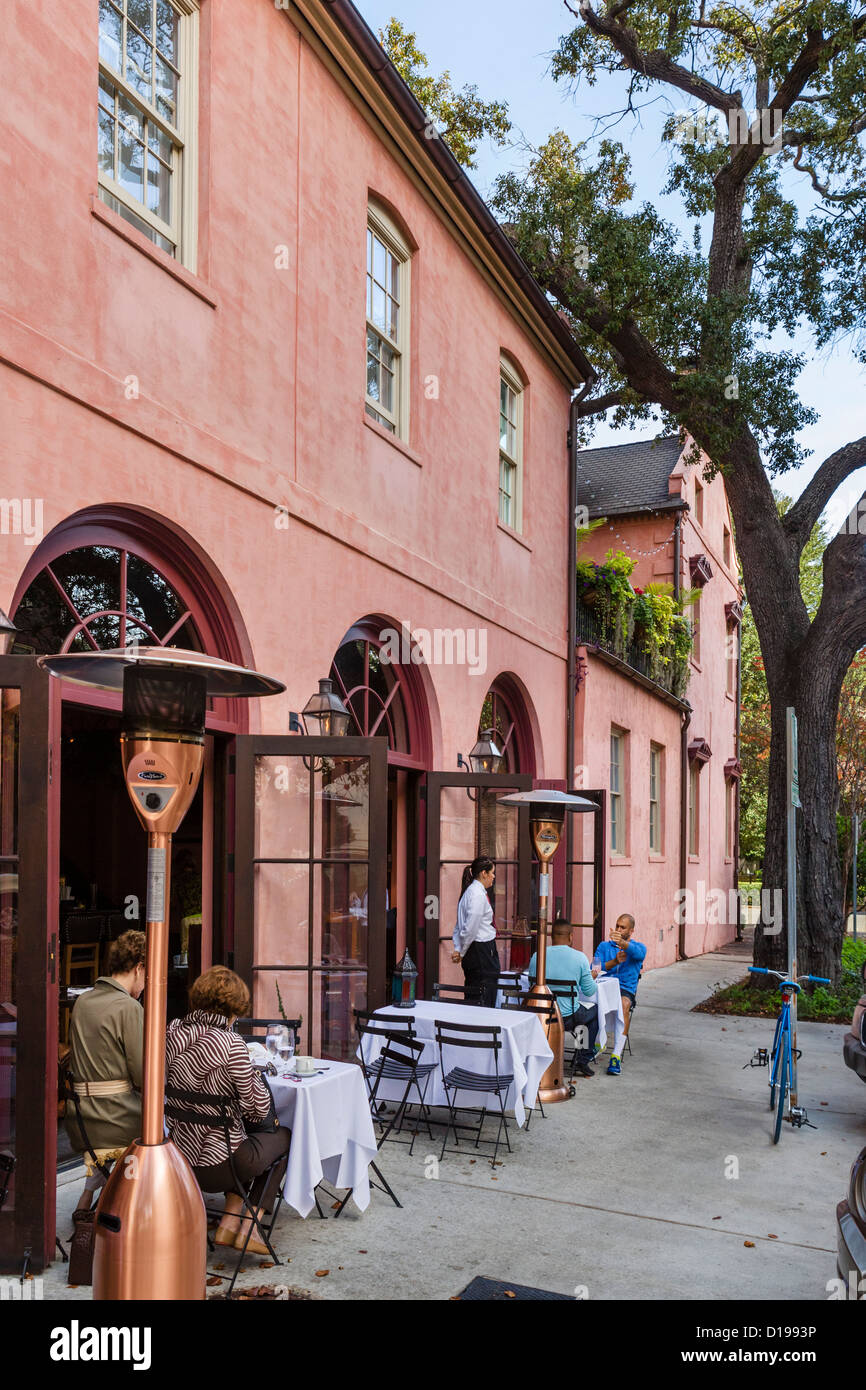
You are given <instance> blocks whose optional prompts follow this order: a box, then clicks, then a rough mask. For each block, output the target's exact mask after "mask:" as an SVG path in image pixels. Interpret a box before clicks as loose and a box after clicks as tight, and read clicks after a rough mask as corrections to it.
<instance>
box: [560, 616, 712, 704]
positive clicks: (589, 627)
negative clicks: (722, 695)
mask: <svg viewBox="0 0 866 1390" xmlns="http://www.w3.org/2000/svg"><path fill="white" fill-rule="evenodd" d="M577 641H578V643H579V644H581V645H584V646H587V647H597V648H598V649H599V650H600V651H603V652H609V653H610V655H611V656H615V657H618V658H619V660H620V661H622V662H624V663H625V665H626V666H628V667H630V669H631V670H632V671H636V672H637V673H638V675H641V676H643V677H644V678H645V679H646V680H650V681H652V682H653V684H654V685H657V686H660V687H661V689H662V690H666V691H667V692H668V694H669V695H674V696H675V697H676V698H677V699H678V700H683V699H685V693H686V688H687V687H688V683H689V675H690V667H689V659H688V657H682V656H677V654H676V652H675V651H673V649H671V650H669V651H668V652H666V653H665V655H666V656H667V657H668V660H667V661H661V660H659V659H658V658H656V657H653V656H652V655H651V654H650V653H649V652H647V651H646V650H645V649H644V647H643V646H642V645H641V643H640V642H639V641H638V640H637V639H636V637H635V635H634V632H633V630H632V629H631V627H629V629H628V634H627V636H625V637H624V636H623V634H621V633H616V632H614V631H612V630H611V628H610V626H609V625H607V624H605V623H604V621H603V620H602V618H601V615H600V613H599V610H598V609H597V608H595V607H590V606H589V604H586V603H584V602H583V601H582V599H581V598H580V596H579V595H578V599H577Z"/></svg>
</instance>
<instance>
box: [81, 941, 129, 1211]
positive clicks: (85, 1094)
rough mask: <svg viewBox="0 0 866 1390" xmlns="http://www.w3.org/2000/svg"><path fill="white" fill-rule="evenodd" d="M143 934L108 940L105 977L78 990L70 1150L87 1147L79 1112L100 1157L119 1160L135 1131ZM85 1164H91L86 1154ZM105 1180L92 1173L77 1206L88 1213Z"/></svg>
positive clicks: (90, 1140) (89, 1139)
mask: <svg viewBox="0 0 866 1390" xmlns="http://www.w3.org/2000/svg"><path fill="white" fill-rule="evenodd" d="M145 956H146V938H145V935H144V932H140V931H126V932H124V933H123V935H122V936H119V937H118V938H117V940H116V941H114V942H112V944H111V948H110V950H109V953H108V971H109V973H108V974H107V975H100V976H99V979H98V980H97V981H96V984H95V985H94V987H93V989H90V990H88V991H87V993H86V994H82V995H81V996H80V998H79V999H78V1000H77V1002H76V1004H75V1007H74V1009H73V1010H72V1020H71V1022H70V1026H69V1047H70V1063H71V1066H70V1073H71V1077H70V1079H71V1081H72V1085H73V1089H74V1090H75V1097H76V1099H75V1103H74V1104H73V1102H72V1101H70V1102H69V1103H68V1104H67V1107H66V1129H67V1133H68V1135H69V1139H70V1142H71V1144H72V1147H73V1148H74V1149H75V1150H76V1151H77V1152H78V1153H84V1152H85V1148H86V1145H85V1141H84V1136H83V1135H82V1132H81V1127H80V1125H79V1123H78V1117H79V1115H80V1117H81V1119H82V1120H83V1122H84V1128H85V1130H86V1132H87V1141H88V1143H89V1145H90V1146H91V1147H92V1148H93V1149H95V1150H96V1152H97V1156H98V1157H99V1158H100V1160H102V1159H103V1158H104V1157H106V1156H109V1155H111V1156H113V1157H118V1156H119V1154H120V1153H122V1152H123V1150H124V1149H126V1148H127V1146H128V1145H129V1144H131V1143H132V1141H133V1139H137V1138H138V1137H139V1135H140V1133H141V1071H142V1053H143V1040H144V1010H143V1009H142V1007H141V1005H140V1004H139V1003H138V1002H137V1001H138V999H139V997H140V995H141V993H142V990H143V989H144V973H145V972H144V967H145ZM85 1162H86V1163H87V1165H88V1169H92V1167H93V1164H92V1161H91V1160H90V1159H89V1158H88V1156H87V1154H85ZM104 1181H105V1179H104V1178H103V1176H102V1174H101V1173H100V1172H99V1170H98V1169H96V1170H95V1171H93V1172H91V1176H90V1177H88V1179H87V1182H86V1184H85V1188H84V1192H83V1193H82V1194H81V1197H80V1198H79V1201H78V1208H77V1209H78V1210H82V1209H83V1210H87V1209H89V1207H90V1204H91V1201H92V1199H93V1193H94V1192H95V1191H97V1190H98V1189H99V1188H100V1187H101V1186H102V1185H103V1183H104Z"/></svg>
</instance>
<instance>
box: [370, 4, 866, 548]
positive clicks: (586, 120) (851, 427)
mask: <svg viewBox="0 0 866 1390" xmlns="http://www.w3.org/2000/svg"><path fill="white" fill-rule="evenodd" d="M355 3H356V4H357V5H358V7H359V9H360V10H361V13H362V14H363V16H364V18H365V19H366V21H367V23H368V24H369V25H370V27H371V28H372V29H374V30H378V29H380V28H384V26H385V25H386V24H387V22H388V20H389V19H390V18H391V16H392V15H395V16H396V17H397V18H398V19H400V20H402V22H403V23H404V25H406V27H407V28H408V29H410V30H412V31H413V32H414V33H415V34H416V35H417V39H418V45H419V47H420V49H421V51H422V52H423V53H426V54H427V57H428V59H429V61H430V66H431V69H433V70H434V71H436V72H441V71H442V70H444V69H446V68H447V69H448V71H449V72H450V73H451V77H452V80H453V81H454V83H455V85H456V86H458V87H461V86H463V85H464V83H467V82H471V83H474V84H475V85H476V86H477V87H478V90H479V93H480V95H481V96H483V97H486V98H488V99H492V98H497V99H500V100H504V101H507V102H508V106H509V114H510V116H511V119H512V121H513V122H514V124H515V126H516V127H517V128H518V129H519V131H520V132H522V133H523V135H525V136H526V138H527V139H528V140H529V141H530V142H531V143H532V144H533V145H537V144H540V143H541V142H542V141H543V140H544V139H545V137H546V136H547V135H548V134H549V133H550V131H552V130H554V129H556V128H561V129H563V130H565V131H567V132H568V134H569V135H570V136H571V137H572V139H575V140H586V139H589V138H590V137H591V136H592V135H593V133H594V131H596V129H597V126H596V120H597V118H598V117H600V116H605V115H607V114H608V113H613V112H615V111H617V110H618V109H619V108H620V106H621V105H622V100H621V97H622V92H623V91H624V83H623V80H622V79H621V78H619V77H614V76H608V75H606V74H604V75H602V76H601V77H600V78H599V80H598V82H597V83H596V85H595V86H594V87H584V88H582V89H581V90H579V91H577V92H576V93H569V92H568V91H567V90H566V89H565V87H564V86H562V85H559V84H556V83H554V82H553V81H552V79H551V78H550V75H549V71H548V69H549V65H550V57H551V54H552V53H553V51H554V49H555V48H556V44H557V41H558V39H559V37H560V35H561V34H563V33H565V32H567V30H568V29H569V28H570V27H571V22H572V16H571V15H570V14H569V12H568V11H567V10H566V8H565V5H564V4H563V3H562V0H534V3H532V4H527V3H526V0H436V3H435V4H430V3H429V0H427V3H425V2H424V0H355ZM672 98H673V99H672V100H670V101H668V100H663V101H656V102H655V103H654V104H653V105H650V106H647V107H646V109H645V110H643V111H642V112H641V116H640V124H637V123H636V122H634V121H633V120H632V119H630V118H629V119H627V120H624V121H622V122H621V123H620V124H619V125H617V126H616V128H615V129H613V130H612V131H611V134H612V136H613V138H618V139H620V140H622V142H623V144H624V145H625V146H626V147H627V149H628V150H629V153H630V154H631V156H632V160H633V165H634V169H633V173H634V176H635V183H636V198H637V199H638V201H643V200H655V201H656V203H657V204H658V205H659V207H660V208H661V209H662V211H663V212H664V214H665V216H667V217H668V218H670V220H671V221H673V222H675V223H677V224H678V225H681V226H682V225H684V224H683V221H682V217H681V213H680V204H679V200H678V199H676V198H668V199H662V198H659V197H658V193H657V190H658V188H659V187H660V186H661V185H662V183H663V182H664V175H665V168H666V157H667V156H666V151H665V148H664V146H663V145H662V143H661V140H660V138H659V131H660V128H661V123H662V120H663V118H664V116H665V115H666V114H667V113H668V111H670V110H672V109H674V108H675V107H679V106H680V105H682V106H683V107H684V106H685V105H686V101H685V99H684V98H683V100H682V102H680V101H678V100H677V94H675V93H674V94H672ZM644 100H646V98H644ZM525 161H526V155H525V153H524V152H523V151H522V150H520V149H518V148H511V149H504V150H494V149H492V148H483V149H481V150H480V151H479V154H478V168H477V170H476V171H475V173H474V175H473V177H474V179H475V182H476V184H477V185H478V188H479V189H480V191H481V192H482V193H483V194H487V193H488V192H489V190H490V188H491V186H492V184H493V181H494V179H495V178H496V176H497V174H499V173H501V172H504V171H505V170H506V169H509V168H521V167H523V165H524V164H525ZM796 346H797V348H798V349H799V350H800V351H802V352H804V353H806V355H807V358H809V359H810V360H808V361H807V365H806V367H805V369H804V371H803V373H802V376H801V378H800V390H801V395H802V398H803V399H804V401H805V402H806V403H807V404H809V405H811V406H813V407H814V408H815V409H816V410H818V411H819V412H820V417H821V418H820V419H819V421H818V423H817V424H815V425H813V426H810V427H809V428H807V429H806V430H804V431H803V433H802V436H801V439H802V442H803V444H804V445H805V446H806V447H808V448H810V449H812V450H813V454H812V456H811V458H810V460H809V462H808V463H807V464H806V465H804V467H803V468H801V469H799V470H798V471H797V472H796V473H789V474H786V475H785V476H784V477H783V478H780V479H778V480H777V483H776V485H777V486H779V487H780V488H782V489H783V490H784V491H786V492H788V493H790V494H791V495H793V496H796V495H797V494H798V493H799V491H800V490H801V488H802V487H803V486H805V484H806V482H807V481H808V479H809V477H810V476H811V474H812V472H813V471H814V468H815V467H816V466H817V464H818V463H820V461H821V460H822V459H823V458H825V457H826V455H827V454H829V453H832V452H833V450H834V449H838V448H839V447H840V446H841V445H842V444H845V443H847V442H848V441H849V440H851V439H856V438H858V437H859V436H860V435H861V434H863V433H864V432H866V424H864V421H866V409H864V393H866V370H864V369H863V368H862V367H860V366H859V365H858V364H856V363H855V362H853V360H852V358H851V355H850V351H848V350H847V349H846V347H845V345H844V344H843V345H842V346H841V347H840V348H839V349H837V350H836V351H834V352H832V353H829V354H826V353H825V354H823V355H822V356H821V357H820V358H818V357H815V356H812V354H811V348H810V344H809V342H808V340H807V339H805V338H804V339H803V340H798V342H797V344H796ZM652 433H653V431H652V430H648V429H647V428H646V427H644V428H643V429H642V430H640V431H639V432H638V433H636V435H635V438H640V437H647V436H648V435H650V434H652ZM627 437H628V436H627V435H626V433H625V432H624V431H622V430H618V431H614V430H612V429H611V428H610V427H609V426H607V425H605V424H601V425H600V426H599V428H598V430H597V433H596V438H595V440H594V441H593V442H594V443H595V444H599V445H603V444H608V443H614V442H622V441H624V440H625V439H626V438H627ZM864 489H866V469H861V470H860V471H859V473H857V474H855V475H854V476H853V477H852V478H851V479H849V480H848V483H847V485H846V486H845V487H844V488H841V489H840V490H839V492H838V493H837V494H836V497H835V498H834V500H833V502H832V503H831V505H830V507H829V508H828V511H827V520H828V522H829V523H830V525H831V528H832V529H833V530H835V529H836V528H837V527H838V526H839V525H840V524H841V522H842V521H843V519H844V518H845V516H846V515H847V513H848V512H849V510H850V509H851V507H852V506H853V505H855V503H856V501H857V499H858V498H859V497H860V495H861V494H862V492H863V491H864Z"/></svg>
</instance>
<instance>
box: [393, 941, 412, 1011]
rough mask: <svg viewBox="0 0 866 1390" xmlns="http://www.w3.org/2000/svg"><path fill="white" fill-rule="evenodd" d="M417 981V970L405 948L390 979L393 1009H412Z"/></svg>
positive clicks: (407, 949)
mask: <svg viewBox="0 0 866 1390" xmlns="http://www.w3.org/2000/svg"><path fill="white" fill-rule="evenodd" d="M417 980H418V968H417V966H416V965H415V962H414V961H413V959H412V957H411V956H410V955H409V948H408V946H407V947H406V950H405V951H404V952H403V959H402V960H401V962H400V964H399V965H398V966H397V969H396V970H395V971H394V974H393V976H392V979H391V1003H392V1005H393V1007H394V1008H395V1009H414V1007H415V986H416V984H417Z"/></svg>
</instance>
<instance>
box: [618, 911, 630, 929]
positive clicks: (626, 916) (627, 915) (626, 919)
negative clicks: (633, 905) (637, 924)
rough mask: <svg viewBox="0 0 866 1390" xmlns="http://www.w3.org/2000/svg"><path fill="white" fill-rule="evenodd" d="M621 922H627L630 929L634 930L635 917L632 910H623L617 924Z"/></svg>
mask: <svg viewBox="0 0 866 1390" xmlns="http://www.w3.org/2000/svg"><path fill="white" fill-rule="evenodd" d="M620 922H627V923H628V929H629V931H634V918H633V917H632V915H631V913H630V912H621V913H620V914H619V916H618V917H617V919H616V923H617V926H619V924H620Z"/></svg>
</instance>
